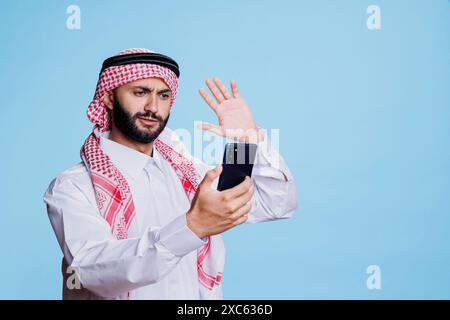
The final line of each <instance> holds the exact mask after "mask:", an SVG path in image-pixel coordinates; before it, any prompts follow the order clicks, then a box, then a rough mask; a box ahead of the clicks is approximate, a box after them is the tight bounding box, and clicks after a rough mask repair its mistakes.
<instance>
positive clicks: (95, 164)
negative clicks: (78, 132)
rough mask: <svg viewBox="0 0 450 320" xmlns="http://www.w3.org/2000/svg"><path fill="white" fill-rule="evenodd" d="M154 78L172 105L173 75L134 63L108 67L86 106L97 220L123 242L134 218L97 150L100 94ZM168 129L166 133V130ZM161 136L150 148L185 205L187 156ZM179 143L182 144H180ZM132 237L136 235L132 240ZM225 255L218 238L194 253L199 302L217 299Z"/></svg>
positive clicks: (189, 173)
mask: <svg viewBox="0 0 450 320" xmlns="http://www.w3.org/2000/svg"><path fill="white" fill-rule="evenodd" d="M146 52H153V51H151V50H148V49H128V50H124V51H121V52H119V53H118V54H117V55H124V54H133V53H146ZM150 77H158V78H161V79H163V80H164V82H165V83H166V84H167V85H168V86H169V88H170V90H171V91H172V95H171V96H172V98H171V106H172V105H173V103H174V101H175V98H176V93H177V88H178V78H177V76H176V74H175V73H174V72H173V71H172V70H170V69H168V68H166V67H162V66H159V65H155V64H145V63H134V64H125V65H119V66H111V67H109V68H106V69H105V70H103V72H102V73H101V74H100V75H99V80H98V83H97V88H96V91H95V95H94V99H93V100H92V102H91V103H90V104H89V107H88V111H87V115H88V118H89V119H90V120H91V121H92V122H93V123H94V124H95V126H94V128H93V132H92V133H91V134H90V135H89V136H88V138H87V139H86V141H85V142H84V145H83V146H82V148H81V152H80V154H81V158H82V160H83V162H84V164H85V165H86V167H87V169H88V171H89V173H90V176H91V179H92V183H93V186H94V191H95V197H96V200H97V205H98V209H99V212H100V214H101V215H102V217H103V218H104V219H105V220H106V221H107V222H108V223H109V225H110V226H111V232H112V234H113V235H114V236H115V238H116V239H118V240H121V239H127V238H128V236H129V235H130V233H135V232H134V231H133V230H134V228H133V223H132V222H133V218H134V216H135V214H136V212H135V207H134V203H133V198H132V195H131V190H130V187H129V185H128V183H127V181H126V179H125V178H124V177H123V175H122V174H121V172H120V171H119V170H118V169H117V168H116V167H115V166H114V165H113V163H112V162H111V160H110V158H109V157H108V155H107V154H105V153H104V152H103V151H102V149H101V148H100V133H101V132H104V131H108V130H109V129H110V121H111V119H110V115H109V112H108V109H107V108H106V105H105V104H104V103H103V97H104V95H105V93H107V92H108V91H111V90H113V89H115V88H117V87H120V86H122V85H124V84H126V83H128V82H131V81H135V80H139V79H144V78H150ZM166 129H167V128H166ZM163 140H164V139H162V135H160V137H158V138H157V139H156V140H155V142H154V147H155V148H156V149H157V150H158V151H159V152H160V153H161V155H162V156H163V158H164V159H165V160H166V161H168V162H169V163H170V165H171V166H172V168H173V169H174V170H175V172H176V174H177V176H178V177H179V178H180V181H181V183H182V185H183V188H184V190H185V192H186V195H187V197H188V199H189V201H192V199H193V197H194V195H195V192H196V190H197V187H198V181H199V177H198V174H197V172H196V170H195V167H194V165H193V163H192V161H191V160H190V159H189V156H188V155H185V154H182V153H181V152H178V151H176V150H178V149H179V148H177V146H176V145H174V142H173V141H170V139H165V141H163ZM180 143H181V142H180ZM133 236H136V234H133ZM224 255H225V249H224V246H223V243H222V239H221V237H220V235H218V236H210V237H208V241H207V243H206V244H205V245H203V246H202V247H201V248H200V249H199V250H198V251H197V271H198V278H199V281H200V284H201V285H200V296H201V298H203V299H216V298H221V291H220V290H217V288H218V287H219V284H220V281H221V276H222V271H223V265H224Z"/></svg>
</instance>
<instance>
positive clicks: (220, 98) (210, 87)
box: [205, 79, 225, 103]
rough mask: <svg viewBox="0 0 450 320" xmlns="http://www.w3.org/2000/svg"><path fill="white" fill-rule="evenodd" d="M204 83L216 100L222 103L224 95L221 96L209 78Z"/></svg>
mask: <svg viewBox="0 0 450 320" xmlns="http://www.w3.org/2000/svg"><path fill="white" fill-rule="evenodd" d="M205 83H206V85H207V86H208V88H209V90H211V92H212V94H213V95H214V97H215V98H216V100H217V102H218V103H222V102H223V101H224V100H225V97H224V96H223V94H222V92H220V90H219V89H217V87H216V85H215V84H214V83H213V82H212V81H211V80H210V79H207V80H206V81H205Z"/></svg>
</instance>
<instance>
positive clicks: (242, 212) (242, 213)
mask: <svg viewBox="0 0 450 320" xmlns="http://www.w3.org/2000/svg"><path fill="white" fill-rule="evenodd" d="M251 210H252V205H251V203H247V204H245V205H244V206H242V207H241V208H239V210H237V211H235V212H234V213H233V214H232V215H231V219H232V221H233V222H232V224H233V226H237V225H240V224H242V223H244V222H245V221H247V219H248V215H249V213H250V211H251Z"/></svg>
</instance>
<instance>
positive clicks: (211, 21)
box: [0, 0, 450, 299]
mask: <svg viewBox="0 0 450 320" xmlns="http://www.w3.org/2000/svg"><path fill="white" fill-rule="evenodd" d="M70 4H76V5H78V6H79V7H80V8H81V29H80V30H68V29H67V28H66V19H67V17H68V16H69V15H68V14H67V13H66V9H67V7H68V6H69V5H70ZM371 4H375V5H378V6H379V7H380V8H381V23H382V24H381V30H369V29H368V28H367V27H366V20H367V17H368V14H367V13H366V9H367V7H368V6H369V5H371ZM0 7H1V10H0V24H1V29H0V43H1V44H2V46H1V50H0V68H1V73H0V74H1V75H0V88H1V97H2V106H1V113H2V116H1V117H0V124H1V135H0V141H1V150H2V152H1V159H0V168H1V169H0V170H1V190H0V197H1V202H0V203H1V209H0V212H1V232H0V257H1V260H0V261H1V263H0V274H1V278H0V298H3V299H10V298H21V299H31V298H33V299H59V298H60V291H61V277H60V260H61V253H60V250H59V247H58V246H57V242H56V239H55V237H54V234H53V231H52V229H51V227H50V224H49V221H48V218H47V215H46V211H45V207H44V204H43V202H42V195H43V193H44V191H45V189H46V187H47V185H48V183H49V182H50V180H51V179H52V178H53V177H54V176H55V175H56V174H58V173H59V172H60V171H62V170H63V169H65V168H67V167H69V166H72V165H73V164H75V163H77V162H78V161H79V148H80V146H81V144H82V143H83V141H84V139H85V137H86V136H87V135H88V134H89V133H90V130H91V124H90V123H89V122H88V121H87V119H86V116H85V112H86V107H87V105H88V103H89V101H90V99H91V98H92V95H93V93H94V89H95V84H96V81H97V76H98V71H99V68H100V65H101V62H102V61H103V59H105V58H106V57H108V56H110V55H112V54H114V53H116V52H117V51H119V50H121V49H124V48H129V47H149V48H153V49H155V50H157V51H159V52H162V53H166V54H168V55H170V56H173V57H174V58H175V59H177V61H178V62H179V63H180V65H181V69H182V77H181V87H180V94H179V97H178V100H177V102H176V104H175V106H174V109H173V112H172V117H171V120H170V126H171V127H172V128H181V127H185V128H188V129H189V130H191V131H193V122H194V121H195V120H205V121H210V122H211V121H213V122H214V121H215V118H214V115H213V113H212V112H211V110H209V108H208V107H207V106H206V105H205V104H204V103H203V101H202V100H201V98H200V97H199V96H198V94H197V91H196V90H197V88H198V87H200V86H202V85H203V80H204V79H205V78H206V77H211V76H214V75H217V76H220V77H221V78H222V79H224V80H229V79H231V78H235V79H236V80H237V82H238V85H239V86H240V89H241V93H242V95H243V96H244V98H245V99H246V100H247V102H248V103H249V105H250V107H251V108H252V110H253V112H254V114H255V117H256V119H257V122H258V124H259V125H260V126H262V127H266V128H280V130H281V132H280V143H281V146H280V147H281V153H282V155H283V156H284V158H285V159H286V161H287V163H288V165H289V166H290V168H291V169H292V172H293V173H294V176H295V179H296V184H297V188H298V196H299V209H298V211H297V212H296V214H295V217H294V218H292V219H290V220H286V221H278V222H273V223H263V224H257V225H245V226H240V227H239V228H237V229H235V230H232V231H229V232H227V233H225V241H226V245H227V249H228V256H227V263H226V269H225V273H224V279H223V283H224V290H225V298H227V299H232V298H237V299H240V298H267V299H272V298H274V299H280V298H287V299H309V298H324V299H329V298H338V299H347V298H361V299H380V298H384V299H392V298H447V299H448V298H450V236H449V227H450V192H449V190H450V179H449V178H450V169H449V160H450V158H449V155H450V153H449V150H450V144H449V138H450V124H449V121H450V111H449V109H450V58H449V57H450V2H449V1H447V0H422V1H406V0H402V1H400V0H397V1H382V0H373V1H364V0H353V1H351V0H341V1H336V0H328V1H325V0H320V1H317V0H316V1H312V0H311V1H260V0H259V1H256V0H255V1H220V2H219V1H205V0H202V1H87V0H84V1H81V0H80V1H43V0H42V1H12V0H9V1H5V0H3V1H1V5H0ZM369 265H378V266H379V267H380V268H381V276H382V277H381V280H382V282H381V284H382V287H381V290H369V289H368V288H367V287H366V279H367V277H368V274H366V268H367V267H368V266H369Z"/></svg>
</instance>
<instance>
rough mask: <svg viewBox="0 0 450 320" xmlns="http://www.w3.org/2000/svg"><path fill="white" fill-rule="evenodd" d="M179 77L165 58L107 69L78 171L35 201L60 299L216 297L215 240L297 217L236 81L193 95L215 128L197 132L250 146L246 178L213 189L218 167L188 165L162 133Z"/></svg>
mask: <svg viewBox="0 0 450 320" xmlns="http://www.w3.org/2000/svg"><path fill="white" fill-rule="evenodd" d="M179 74H180V73H179V67H178V64H177V63H176V62H175V61H174V60H173V59H171V58H169V57H167V56H165V55H161V54H158V53H155V52H153V51H151V50H148V49H128V50H124V51H121V52H119V53H118V54H117V55H115V56H113V57H111V58H108V59H106V60H105V61H104V63H103V66H102V70H101V72H100V75H99V80H98V84H97V89H96V92H95V95H94V99H93V101H92V102H91V103H90V105H89V108H88V117H89V119H90V120H91V121H92V122H93V123H95V126H94V129H93V132H92V134H91V135H90V136H89V137H88V138H87V139H86V141H85V143H84V145H83V146H82V148H81V158H82V162H81V163H79V164H78V165H75V166H73V167H71V168H69V169H67V170H65V171H64V172H62V173H60V174H59V175H58V176H57V177H56V178H55V179H54V180H53V181H52V182H51V184H50V186H49V187H48V189H47V191H46V193H45V195H44V201H45V203H46V204H47V211H48V215H49V218H50V221H51V224H52V226H53V229H54V231H55V233H56V237H57V239H58V242H59V244H60V246H61V249H62V251H63V253H64V258H63V266H62V272H63V298H64V299H221V298H222V286H221V276H222V272H223V266H224V261H225V260H224V259H225V248H224V245H223V242H222V238H221V235H220V234H221V233H222V232H224V231H226V230H228V229H230V228H233V227H235V226H237V225H240V224H242V223H244V222H247V223H254V222H261V221H268V220H274V219H282V218H288V217H291V216H292V214H293V212H294V211H295V209H296V206H297V200H296V191H295V185H294V181H293V177H292V175H291V173H290V171H289V169H288V168H287V166H286V164H285V163H284V161H283V159H282V158H281V157H280V155H279V154H278V153H277V152H276V151H275V150H273V149H272V148H271V147H270V145H269V142H268V141H267V138H266V137H265V135H264V133H263V132H262V131H261V130H259V129H258V127H257V125H256V123H255V120H254V118H253V115H252V113H251V111H250V109H249V108H248V106H247V105H246V104H245V102H244V100H243V99H242V98H241V97H240V94H239V91H238V88H237V86H236V83H235V82H234V81H231V88H232V93H230V92H229V91H228V90H227V88H226V87H225V86H224V85H223V83H222V82H220V80H219V79H214V82H213V81H211V80H207V81H206V84H207V86H208V88H209V89H210V90H211V92H212V94H213V96H214V99H213V98H212V97H210V96H209V95H208V93H207V92H206V91H205V90H203V89H200V91H199V93H200V95H201V96H202V97H203V99H204V100H205V101H206V103H207V104H208V105H209V106H210V107H211V108H212V109H213V111H214V112H215V113H216V115H217V116H218V119H219V124H218V125H213V124H207V123H204V124H202V125H201V129H203V130H209V131H212V132H215V133H217V134H219V135H221V136H223V137H227V138H232V139H235V140H237V141H241V142H246V143H256V144H257V145H258V151H257V154H256V160H255V163H254V169H253V173H252V177H251V178H248V177H247V178H246V179H245V181H244V182H242V183H240V184H239V185H237V186H235V187H234V188H231V189H228V190H224V191H221V192H219V191H217V189H216V186H217V180H218V177H219V175H220V173H221V166H217V167H215V168H214V169H210V168H209V167H208V166H207V165H206V164H204V163H203V162H201V161H199V160H198V159H195V158H193V157H191V156H190V155H189V153H188V152H187V150H186V148H185V147H184V146H183V144H182V143H181V141H180V140H179V139H178V138H177V136H176V135H175V134H174V132H173V131H171V130H170V129H169V128H168V127H166V124H167V122H168V119H169V114H170V110H171V107H172V105H173V103H174V101H175V98H176V94H177V87H178V77H179ZM252 133H256V134H252ZM263 150H268V151H266V152H263ZM74 276H75V277H74Z"/></svg>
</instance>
